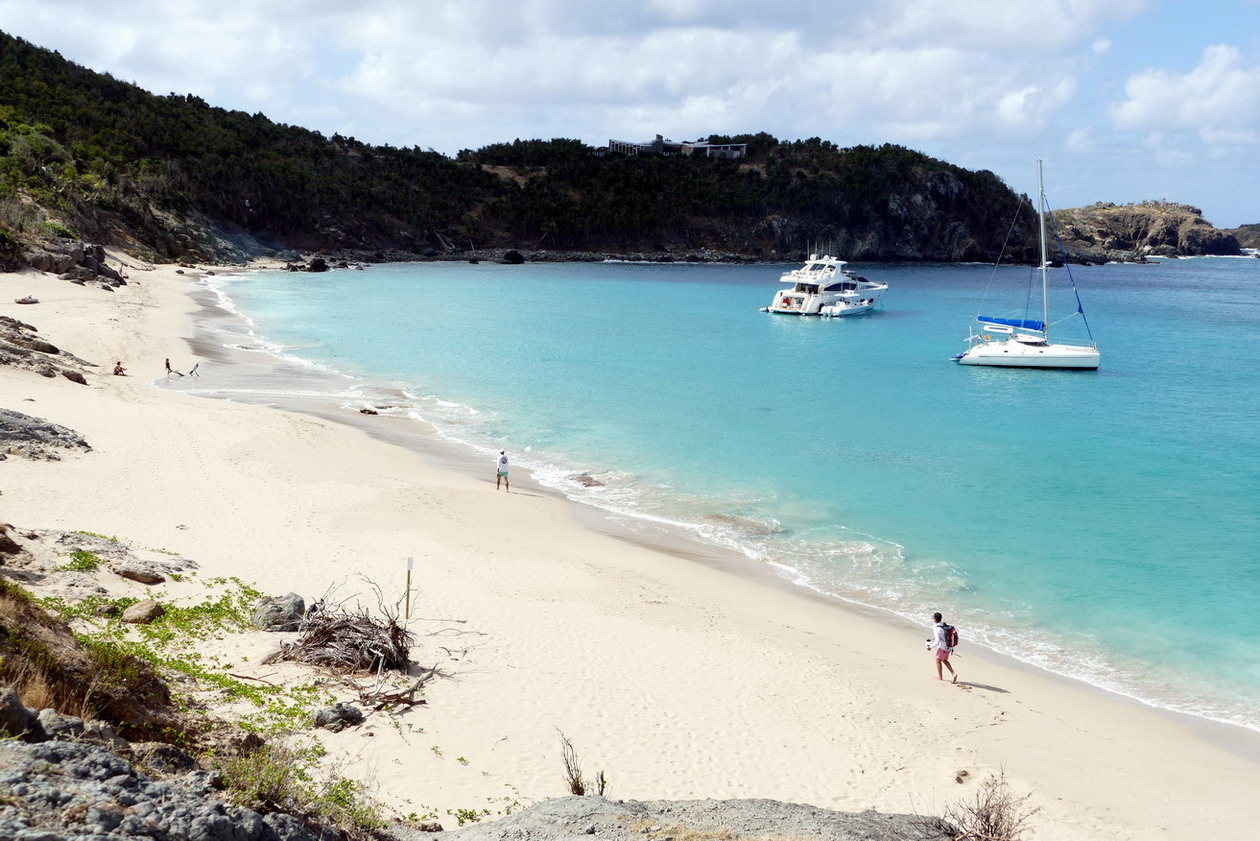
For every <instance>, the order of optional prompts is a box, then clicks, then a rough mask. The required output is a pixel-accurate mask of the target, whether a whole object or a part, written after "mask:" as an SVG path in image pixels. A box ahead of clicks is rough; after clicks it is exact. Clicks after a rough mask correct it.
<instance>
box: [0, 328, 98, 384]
mask: <svg viewBox="0 0 1260 841" xmlns="http://www.w3.org/2000/svg"><path fill="white" fill-rule="evenodd" d="M0 365H10V366H12V367H14V368H25V369H27V370H31V371H34V372H35V373H37V374H39V375H40V376H44V377H55V376H57V375H58V374H60V375H61V376H63V377H65V378H66V379H68V380H73V381H74V382H77V383H79V384H80V385H83V384H86V381H85V379H84V377H83V371H84V369H87V368H95V367H96V366H95V365H94V364H93V363H91V362H85V361H84V360H82V359H80V358H79V357H77V356H75V355H74V354H72V353H69V352H68V351H64V350H62V349H61V348H59V347H57V346H56V345H54V344H53V343H52V342H49V341H47V340H45V339H44V338H43V337H42V336H40V335H39V332H38V331H37V330H36V329H35V328H34V327H32V326H31V325H29V324H27V323H26V322H24V321H18V320H17V319H16V318H10V317H9V316H7V315H0Z"/></svg>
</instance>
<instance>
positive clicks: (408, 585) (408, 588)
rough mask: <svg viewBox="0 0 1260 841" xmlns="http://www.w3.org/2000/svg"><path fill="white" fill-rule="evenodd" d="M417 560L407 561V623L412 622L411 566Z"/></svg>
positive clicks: (410, 559) (409, 559)
mask: <svg viewBox="0 0 1260 841" xmlns="http://www.w3.org/2000/svg"><path fill="white" fill-rule="evenodd" d="M414 560H415V559H414V558H408V559H407V613H406V617H407V621H411V565H412V563H413V561H414Z"/></svg>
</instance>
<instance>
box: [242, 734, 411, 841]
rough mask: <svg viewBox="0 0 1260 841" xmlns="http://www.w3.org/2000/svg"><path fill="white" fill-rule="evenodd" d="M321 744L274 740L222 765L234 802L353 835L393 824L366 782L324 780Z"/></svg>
mask: <svg viewBox="0 0 1260 841" xmlns="http://www.w3.org/2000/svg"><path fill="white" fill-rule="evenodd" d="M322 755H323V753H322V751H321V750H318V749H317V747H316V745H315V743H313V742H308V743H305V744H301V743H299V742H297V741H296V740H294V739H289V740H273V742H272V743H271V744H268V745H265V746H263V747H262V748H259V749H258V750H256V751H254V752H252V753H250V754H247V755H244V756H236V757H231V758H229V759H226V760H224V761H222V762H221V763H220V769H219V770H220V772H221V773H222V775H223V783H224V786H225V787H226V789H227V791H228V794H229V796H230V797H231V799H232V801H233V802H234V803H236V804H237V805H238V806H244V807H246V808H249V809H254V810H255V811H258V812H262V813H264V814H265V813H268V812H278V811H283V812H289V813H291V814H296V815H301V816H303V817H305V818H307V819H308V820H314V821H316V822H325V823H327V824H328V825H330V826H333V827H336V828H338V829H342V830H349V831H352V832H356V831H357V832H358V833H366V832H373V831H376V830H381V829H384V828H385V827H386V826H387V825H388V823H389V822H388V820H387V819H386V817H385V812H384V809H383V807H382V806H381V805H380V804H379V803H377V802H376V801H375V800H374V799H373V798H371V797H369V796H368V795H367V793H366V792H365V791H364V789H363V784H362V783H360V782H358V781H356V780H351V779H347V778H345V777H340V776H338V775H336V774H332V775H331V776H330V777H329V778H328V779H323V778H322V776H321V774H320V773H319V770H318V761H319V759H320V758H321V757H322Z"/></svg>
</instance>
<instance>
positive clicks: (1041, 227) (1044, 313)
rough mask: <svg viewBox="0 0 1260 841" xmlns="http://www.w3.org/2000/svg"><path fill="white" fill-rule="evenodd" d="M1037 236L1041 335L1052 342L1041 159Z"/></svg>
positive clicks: (1044, 199)
mask: <svg viewBox="0 0 1260 841" xmlns="http://www.w3.org/2000/svg"><path fill="white" fill-rule="evenodd" d="M1037 235H1038V237H1039V239H1040V241H1041V334H1042V335H1043V336H1045V338H1046V341H1049V340H1050V282H1049V278H1048V277H1047V275H1048V274H1049V272H1048V270H1047V267H1046V188H1045V185H1044V184H1043V182H1042V180H1041V158H1038V159H1037Z"/></svg>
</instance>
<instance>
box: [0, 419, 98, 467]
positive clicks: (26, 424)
mask: <svg viewBox="0 0 1260 841" xmlns="http://www.w3.org/2000/svg"><path fill="white" fill-rule="evenodd" d="M91 449H92V448H91V447H89V446H88V443H87V441H85V440H83V436H82V435H80V434H79V433H77V432H75V431H74V430H73V429H69V428H67V427H64V426H61V425H59V424H55V423H51V422H49V421H46V420H43V419H42V418H33V417H31V416H30V415H24V414H22V413H21V412H14V411H12V410H11V409H0V458H4V457H5V456H7V455H17V456H22V457H23V458H29V459H35V460H41V461H60V460H61V454H62V452H65V451H70V452H88V451H90V450H91Z"/></svg>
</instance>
